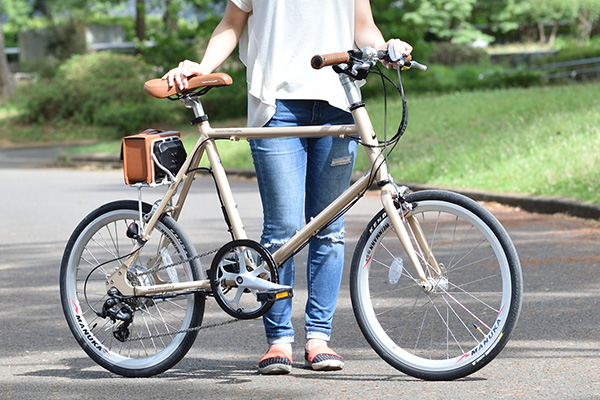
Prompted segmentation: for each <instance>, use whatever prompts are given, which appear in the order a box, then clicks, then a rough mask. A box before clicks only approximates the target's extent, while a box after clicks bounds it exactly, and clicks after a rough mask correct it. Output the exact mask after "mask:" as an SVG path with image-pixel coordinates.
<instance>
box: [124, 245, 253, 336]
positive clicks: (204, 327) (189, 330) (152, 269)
mask: <svg viewBox="0 0 600 400" xmlns="http://www.w3.org/2000/svg"><path fill="white" fill-rule="evenodd" d="M217 251H219V249H214V250H209V251H206V252H204V253H202V254H198V255H196V256H194V257H190V258H187V259H183V260H180V261H179V262H176V263H171V264H169V265H163V266H162V267H160V266H159V267H154V268H151V269H149V270H148V271H145V272H140V273H136V274H134V276H136V277H138V276H145V275H149V274H153V273H155V272H159V271H163V270H165V269H168V268H172V267H175V266H177V265H182V264H185V263H188V262H191V261H194V260H198V259H200V258H202V257H206V256H209V255H211V254H215V253H216V252H217ZM239 321H241V319H239V318H233V319H230V320H228V321H224V322H217V323H214V324H209V325H202V326H196V327H193V328H188V329H181V330H179V331H173V332H165V333H158V334H156V335H148V336H139V337H135V338H128V339H126V340H125V341H124V342H133V341H139V340H147V339H154V338H159V337H165V336H173V335H178V334H180V333H187V332H194V331H200V330H202V329H209V328H215V327H218V326H224V325H229V324H233V323H235V322H239Z"/></svg>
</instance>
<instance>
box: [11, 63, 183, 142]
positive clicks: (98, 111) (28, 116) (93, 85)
mask: <svg viewBox="0 0 600 400" xmlns="http://www.w3.org/2000/svg"><path fill="white" fill-rule="evenodd" d="M154 77H155V73H154V72H153V70H152V68H151V67H150V66H148V65H147V64H146V63H144V62H143V61H142V60H141V59H140V58H138V57H134V56H129V55H123V54H112V53H93V54H86V55H82V56H74V57H72V58H70V59H69V60H68V61H67V62H65V63H64V64H62V65H61V66H60V68H59V69H58V71H57V72H56V74H55V76H54V77H53V78H51V79H45V80H40V81H39V82H37V83H36V84H34V85H31V86H28V87H25V88H24V89H23V92H22V93H21V95H20V96H17V98H20V99H21V103H22V104H21V105H22V108H23V111H24V112H23V118H25V120H26V121H27V122H39V123H41V122H45V121H53V120H58V119H67V120H71V121H72V122H75V123H80V124H97V125H100V126H109V127H114V128H115V131H114V132H115V133H114V137H115V138H118V137H121V136H123V135H126V134H129V133H131V132H134V131H136V130H139V129H143V128H146V127H148V124H152V123H155V122H158V121H165V120H168V119H169V118H171V119H172V120H173V119H174V120H178V118H177V117H176V116H177V115H180V114H179V113H175V118H173V116H174V114H173V112H172V111H169V109H170V102H168V101H165V100H157V99H153V98H152V97H150V96H148V95H147V94H145V93H144V91H143V90H142V87H143V84H144V82H145V81H146V80H148V79H150V78H154Z"/></svg>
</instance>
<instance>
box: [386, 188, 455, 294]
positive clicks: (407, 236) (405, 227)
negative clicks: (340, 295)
mask: <svg viewBox="0 0 600 400" xmlns="http://www.w3.org/2000/svg"><path fill="white" fill-rule="evenodd" d="M387 185H389V186H390V187H387V188H386V187H384V188H383V189H382V190H381V201H382V203H383V208H384V209H385V211H386V213H387V215H388V218H389V219H390V222H391V224H392V227H393V228H394V232H396V236H397V237H398V240H400V242H401V243H402V245H403V246H404V249H405V250H406V253H407V254H408V258H409V259H410V261H411V263H412V264H413V266H414V268H415V271H416V272H417V275H418V277H419V285H420V286H421V287H422V288H423V290H424V291H425V292H427V293H430V292H431V291H432V290H433V289H434V285H433V283H432V279H431V278H432V276H431V275H434V277H439V276H441V275H442V274H443V269H442V267H441V266H440V265H439V264H438V262H437V260H436V258H435V256H434V255H433V252H432V250H431V247H430V246H429V243H428V241H427V238H426V237H425V234H424V233H423V230H422V229H421V225H420V224H419V221H418V220H417V218H416V217H415V216H414V215H409V213H410V211H412V207H414V206H413V205H412V204H411V203H407V202H406V201H405V200H404V197H403V195H402V194H401V193H400V192H399V191H398V190H397V189H396V187H395V185H393V184H391V183H390V184H387ZM387 185H386V186H387ZM405 222H406V223H405ZM409 231H410V232H409ZM411 236H412V238H413V239H414V244H413V241H412V240H411ZM419 258H420V259H421V260H422V263H421V260H419ZM423 265H424V266H425V268H427V270H428V271H427V272H428V273H426V271H425V269H424V267H423ZM427 275H429V278H428V276H427Z"/></svg>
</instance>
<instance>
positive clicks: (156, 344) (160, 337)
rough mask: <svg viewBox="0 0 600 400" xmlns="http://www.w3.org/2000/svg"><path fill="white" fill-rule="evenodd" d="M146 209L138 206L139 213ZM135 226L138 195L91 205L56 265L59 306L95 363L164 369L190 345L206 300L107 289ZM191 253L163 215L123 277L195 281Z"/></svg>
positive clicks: (126, 371) (119, 370)
mask: <svg viewBox="0 0 600 400" xmlns="http://www.w3.org/2000/svg"><path fill="white" fill-rule="evenodd" d="M150 209H151V206H150V205H149V204H144V205H143V211H144V212H149V211H150ZM139 225H141V224H140V222H139V213H138V204H137V202H135V201H117V202H112V203H108V204H105V205H104V206H102V207H100V208H98V209H96V210H95V211H93V212H92V213H90V214H89V215H88V216H87V217H86V218H85V219H84V220H83V221H82V222H81V223H80V224H79V225H78V226H77V228H76V229H75V231H74V232H73V234H72V235H71V238H70V239H69V242H68V243H67V246H66V249H65V252H64V255H63V259H62V265H61V270H60V295H61V302H62V307H63V311H64V314H65V317H66V319H67V323H68V324H69V327H70V328H71V332H72V333H73V335H74V336H75V339H77V342H78V343H79V345H80V346H81V347H82V348H83V350H84V351H85V352H86V353H87V354H88V355H89V356H90V357H91V358H92V359H93V360H94V361H96V362H97V363H98V364H99V365H101V366H102V367H104V368H106V369H107V370H109V371H111V372H114V373H116V374H119V375H123V376H131V377H144V376H152V375H155V374H158V373H161V372H164V371H165V370H167V369H169V368H171V367H172V366H174V365H175V364H176V363H177V362H178V361H179V360H181V358H182V357H183V356H184V355H185V354H186V353H187V351H188V350H189V349H190V347H191V346H192V344H193V343H194V340H195V338H196V335H197V333H198V331H197V328H198V327H200V324H201V323H202V317H203V314H204V303H205V297H204V295H203V294H202V293H198V292H196V293H190V294H185V295H163V296H144V297H142V296H138V297H127V298H117V297H114V296H109V295H108V294H107V290H106V285H105V281H106V276H107V274H109V273H110V272H112V271H113V270H114V268H115V267H119V266H121V264H122V262H123V261H124V260H125V259H126V258H127V256H128V254H127V253H128V252H130V251H131V250H132V249H133V247H134V244H135V239H133V238H131V236H132V234H131V232H132V227H135V229H133V231H137V230H138V229H139ZM195 255H196V252H195V250H194V247H193V245H192V244H191V241H190V240H189V239H188V237H187V236H186V235H185V234H184V232H183V231H182V230H181V229H180V228H179V225H178V224H177V223H176V222H175V221H174V220H173V219H172V218H170V217H169V216H166V215H165V216H163V217H162V218H161V219H160V220H159V221H158V223H157V224H156V227H155V229H154V231H153V232H152V235H151V237H150V240H149V241H148V242H147V243H146V244H145V245H144V246H143V247H142V248H141V249H140V250H139V252H138V254H137V256H136V258H135V260H134V262H133V265H132V266H131V267H130V268H129V270H128V273H127V279H128V280H129V283H130V284H131V285H132V286H152V285H158V284H168V283H177V282H185V281H192V280H198V279H200V273H201V267H200V263H199V262H198V260H197V259H195V258H194V256H195ZM103 311H104V315H103ZM109 312H112V315H111V314H110V313H109Z"/></svg>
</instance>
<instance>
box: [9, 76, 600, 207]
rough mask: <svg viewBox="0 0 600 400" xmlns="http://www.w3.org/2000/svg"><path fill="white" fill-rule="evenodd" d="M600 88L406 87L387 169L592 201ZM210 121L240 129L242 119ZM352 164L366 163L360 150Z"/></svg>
mask: <svg viewBox="0 0 600 400" xmlns="http://www.w3.org/2000/svg"><path fill="white" fill-rule="evenodd" d="M599 90H600V84H599V83H589V84H572V85H565V86H548V87H537V88H529V89H506V90H494V91H478V92H463V93H453V94H447V95H435V96H434V95H431V96H411V93H408V94H407V95H408V105H409V128H408V130H407V132H406V133H405V136H404V137H403V138H402V139H401V140H400V142H399V144H398V147H397V148H396V149H395V151H394V152H393V153H392V154H391V156H390V169H391V171H392V173H393V175H394V177H395V179H396V182H398V183H402V182H411V183H427V184H431V185H436V186H442V187H454V188H471V189H482V190H489V191H494V192H501V193H502V192H503V193H520V194H531V195H541V196H559V197H569V198H574V199H577V200H581V201H586V202H592V203H595V204H600V98H598V96H597V93H598V91H599ZM368 107H369V112H370V113H371V116H372V119H373V124H374V126H375V129H376V130H377V131H378V132H381V131H382V126H383V103H382V102H381V101H370V102H369V103H368ZM399 113H400V104H399V102H393V103H390V104H389V106H388V115H390V118H389V126H390V128H389V134H390V135H391V133H392V131H394V130H395V127H392V125H393V124H394V123H397V122H398V120H399ZM10 114H11V115H14V110H12V111H10ZM213 125H215V126H217V124H216V123H215V124H213ZM219 125H221V126H241V125H243V121H239V120H238V121H232V122H225V123H221V124H219ZM6 128H7V127H6V119H4V120H2V112H1V111H0V129H1V131H3V132H5V133H4V134H2V133H0V138H1V136H2V135H4V136H6ZM11 128H12V127H11ZM45 129H47V130H52V129H57V130H60V127H58V126H57V127H54V128H49V127H47V128H45ZM64 129H67V128H64ZM73 129H75V128H73ZM8 130H9V131H10V130H11V129H8ZM13 131H14V129H13ZM195 132H196V131H195V128H190V127H185V128H184V129H183V130H182V133H183V137H184V143H185V144H186V147H187V148H188V149H191V147H192V146H193V143H194V142H195V140H196V137H195ZM13 135H17V136H18V133H17V134H15V133H13ZM43 136H44V135H43ZM45 136H48V135H45ZM101 146H102V147H101V148H99V147H96V146H92V147H83V148H79V149H78V150H77V151H79V152H104V153H106V152H108V153H114V154H117V153H118V152H119V149H120V143H119V142H118V141H117V142H107V143H103V144H102V145H101ZM219 150H220V153H221V157H222V159H223V160H224V163H225V166H226V167H227V168H231V169H251V168H253V167H252V160H251V156H250V151H249V147H248V144H247V142H245V141H242V142H239V143H233V142H229V141H222V142H219ZM356 169H357V170H360V171H365V170H367V169H368V165H367V162H366V159H365V157H363V156H362V154H359V158H358V159H357V167H356Z"/></svg>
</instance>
